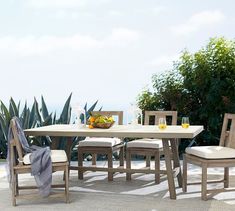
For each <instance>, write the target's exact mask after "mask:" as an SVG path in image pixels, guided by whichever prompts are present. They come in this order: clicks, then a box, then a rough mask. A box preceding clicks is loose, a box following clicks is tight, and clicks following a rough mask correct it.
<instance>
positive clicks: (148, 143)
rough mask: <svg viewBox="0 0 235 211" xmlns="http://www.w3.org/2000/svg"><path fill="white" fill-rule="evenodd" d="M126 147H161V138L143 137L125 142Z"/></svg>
mask: <svg viewBox="0 0 235 211" xmlns="http://www.w3.org/2000/svg"><path fill="white" fill-rule="evenodd" d="M127 147H128V148H129V147H135V148H151V149H152V148H156V149H160V148H162V140H161V139H149V138H143V139H138V140H134V141H130V142H128V143H127Z"/></svg>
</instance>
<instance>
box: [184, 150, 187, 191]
mask: <svg viewBox="0 0 235 211" xmlns="http://www.w3.org/2000/svg"><path fill="white" fill-rule="evenodd" d="M187 168H188V164H187V158H186V155H185V154H184V155H183V192H187V183H188V181H187V180H188V172H187V171H188V169H187Z"/></svg>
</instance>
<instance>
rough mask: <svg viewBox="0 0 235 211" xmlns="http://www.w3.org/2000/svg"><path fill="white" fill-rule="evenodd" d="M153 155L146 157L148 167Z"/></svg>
mask: <svg viewBox="0 0 235 211" xmlns="http://www.w3.org/2000/svg"><path fill="white" fill-rule="evenodd" d="M150 162H151V155H146V167H150Z"/></svg>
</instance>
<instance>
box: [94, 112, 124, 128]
mask: <svg viewBox="0 0 235 211" xmlns="http://www.w3.org/2000/svg"><path fill="white" fill-rule="evenodd" d="M91 114H92V115H96V114H100V115H105V116H117V117H118V124H119V125H123V111H92V112H91Z"/></svg>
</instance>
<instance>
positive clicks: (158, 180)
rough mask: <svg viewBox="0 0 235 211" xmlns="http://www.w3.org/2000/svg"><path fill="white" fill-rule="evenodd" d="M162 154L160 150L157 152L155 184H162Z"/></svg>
mask: <svg viewBox="0 0 235 211" xmlns="http://www.w3.org/2000/svg"><path fill="white" fill-rule="evenodd" d="M159 172H160V153H159V150H157V151H156V152H155V183H156V184H159V183H160V173H159Z"/></svg>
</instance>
